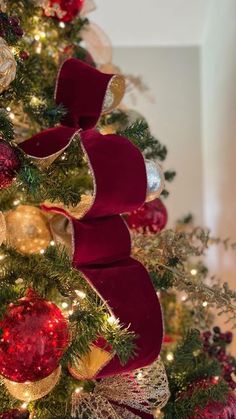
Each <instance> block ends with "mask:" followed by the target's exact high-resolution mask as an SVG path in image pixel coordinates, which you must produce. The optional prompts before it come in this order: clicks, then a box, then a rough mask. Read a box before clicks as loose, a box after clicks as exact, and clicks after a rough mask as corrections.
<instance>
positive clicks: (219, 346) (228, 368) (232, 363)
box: [202, 326, 236, 389]
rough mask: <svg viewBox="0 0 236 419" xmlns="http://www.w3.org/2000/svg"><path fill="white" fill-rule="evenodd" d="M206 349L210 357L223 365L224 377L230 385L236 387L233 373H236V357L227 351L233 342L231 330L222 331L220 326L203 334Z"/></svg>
mask: <svg viewBox="0 0 236 419" xmlns="http://www.w3.org/2000/svg"><path fill="white" fill-rule="evenodd" d="M202 339H203V346H204V350H205V351H206V352H207V353H208V354H209V356H210V357H213V358H215V359H216V360H217V361H218V362H219V363H220V365H221V367H222V377H223V378H224V380H225V381H227V383H228V385H229V386H230V387H231V388H232V389H235V388H236V382H235V381H234V380H233V378H232V377H233V374H236V359H235V358H234V357H233V356H232V355H230V354H227V352H226V347H227V345H229V344H230V343H231V342H232V339H233V334H232V333H231V332H226V333H222V332H221V329H220V328H219V327H218V326H215V327H214V328H213V330H212V332H211V331H206V332H204V333H203V334H202Z"/></svg>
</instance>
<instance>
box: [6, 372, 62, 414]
mask: <svg viewBox="0 0 236 419" xmlns="http://www.w3.org/2000/svg"><path fill="white" fill-rule="evenodd" d="M60 374H61V366H59V367H58V368H56V369H55V370H54V371H53V372H52V373H51V374H50V375H49V376H48V377H46V378H43V379H42V380H38V381H35V382H30V381H27V382H26V383H17V382H15V381H10V380H7V379H6V378H3V383H4V385H5V387H6V388H7V390H8V391H9V393H10V394H11V396H13V397H14V398H15V399H18V400H22V401H24V402H27V403H30V402H32V401H33V400H38V399H41V398H42V397H44V396H46V395H47V394H48V393H50V391H52V389H53V388H54V387H55V385H56V384H57V383H58V381H59V378H60ZM0 418H1V416H0Z"/></svg>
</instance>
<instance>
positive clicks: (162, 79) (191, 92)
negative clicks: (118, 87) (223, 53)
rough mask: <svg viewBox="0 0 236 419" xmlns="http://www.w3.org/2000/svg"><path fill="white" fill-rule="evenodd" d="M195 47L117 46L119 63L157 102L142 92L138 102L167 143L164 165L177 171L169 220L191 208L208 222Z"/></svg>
mask: <svg viewBox="0 0 236 419" xmlns="http://www.w3.org/2000/svg"><path fill="white" fill-rule="evenodd" d="M199 58H200V57H199V49H198V48H197V47H196V48H195V47H191V48H181V47H177V48H175V47H173V48H172V47H171V48H168V47H167V48H166V47H150V48H147V47H141V48H136V47H119V48H118V47H117V48H115V50H114V62H115V63H117V65H119V66H120V67H121V68H122V70H123V71H125V72H126V73H130V74H134V75H140V76H142V78H143V81H144V82H145V83H146V84H147V85H148V86H149V87H150V93H151V95H152V96H153V98H154V100H155V103H152V102H150V101H148V100H147V99H146V98H145V96H142V95H139V96H138V98H137V103H136V104H135V106H133V105H130V106H133V107H135V108H136V109H137V110H139V111H140V112H141V113H142V114H143V115H144V116H145V117H146V118H147V120H148V122H149V124H150V126H151V128H152V131H153V133H154V134H155V135H156V136H157V137H158V138H159V139H160V140H161V141H162V142H163V143H164V144H165V145H166V146H167V147H168V150H169V153H168V159H167V161H166V163H165V168H172V169H175V170H176V171H177V177H176V179H175V181H174V182H173V183H172V184H171V186H169V185H168V188H169V190H170V192H171V194H170V197H169V198H168V199H167V200H166V205H167V208H168V210H169V225H172V224H173V222H174V221H175V220H176V219H177V218H179V217H182V216H183V215H186V214H187V213H188V212H191V213H193V214H194V215H195V217H196V221H197V222H199V223H202V221H203V185H202V146H201V96H200V94H201V89H200V61H199Z"/></svg>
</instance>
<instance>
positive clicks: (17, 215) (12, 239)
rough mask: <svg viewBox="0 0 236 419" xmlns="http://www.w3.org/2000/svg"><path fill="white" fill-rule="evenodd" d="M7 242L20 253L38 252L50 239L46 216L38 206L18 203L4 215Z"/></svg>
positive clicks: (44, 247) (47, 244) (46, 245)
mask: <svg viewBox="0 0 236 419" xmlns="http://www.w3.org/2000/svg"><path fill="white" fill-rule="evenodd" d="M5 220H6V226H7V237H6V240H7V242H8V243H9V244H10V245H11V246H13V247H15V248H16V249H17V250H18V251H19V252H22V253H30V254H32V253H40V251H42V250H44V249H46V248H47V247H48V246H49V243H50V241H51V232H50V229H49V224H48V221H47V218H46V217H45V215H44V214H43V212H42V211H40V209H39V208H37V207H33V206H30V205H19V206H18V207H17V208H16V209H15V210H11V211H9V212H8V213H7V214H6V217H5Z"/></svg>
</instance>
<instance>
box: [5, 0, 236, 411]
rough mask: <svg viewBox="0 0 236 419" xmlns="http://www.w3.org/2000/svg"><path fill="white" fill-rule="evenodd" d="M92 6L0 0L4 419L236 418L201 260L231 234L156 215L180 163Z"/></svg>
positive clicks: (226, 337)
mask: <svg viewBox="0 0 236 419" xmlns="http://www.w3.org/2000/svg"><path fill="white" fill-rule="evenodd" d="M93 7H94V4H93V2H92V1H89V0H87V1H86V0H71V1H66V0H20V1H16V0H15V1H14V0H8V1H7V2H4V1H0V10H1V12H0V134H1V138H0V244H1V247H0V260H1V269H0V275H1V280H0V301H1V304H0V376H1V383H0V385H1V392H0V418H2V419H3V418H5V419H7V418H9V419H10V418H22V419H23V418H36V419H37V418H38V419H39V418H42V419H55V418H60V419H65V418H83V419H86V418H88V419H89V418H94V419H95V418H109V419H119V418H120V419H122V418H123V419H125V418H130V419H132V418H134V419H135V418H144V419H145V418H146V419H148V418H150V419H151V418H153V417H158V418H161V417H164V418H167V419H170V418H173V419H174V418H177V419H183V418H198V417H199V418H200V417H201V418H209V417H213V415H214V417H218V418H225V419H227V418H228V419H229V418H236V397H235V395H234V392H233V391H234V389H235V386H236V385H235V381H234V373H235V372H236V361H235V359H234V358H233V357H232V356H231V355H230V354H229V353H228V349H227V345H228V344H230V343H231V341H232V333H231V332H225V333H223V332H222V331H221V330H220V328H219V327H218V326H217V325H215V326H214V327H213V322H214V317H213V314H212V313H213V311H212V308H214V311H218V314H219V315H221V314H224V315H226V316H227V317H228V318H229V319H230V320H233V321H234V320H235V316H236V305H235V301H236V294H235V293H234V292H233V291H232V290H230V289H229V287H228V286H227V284H226V283H225V284H223V285H220V284H218V283H217V282H216V281H214V278H211V281H210V282H209V281H207V278H208V277H209V274H208V271H207V268H206V266H205V265H204V263H203V258H202V256H203V255H204V253H205V251H206V250H207V248H208V246H209V245H210V244H212V243H214V244H218V245H224V246H225V247H226V248H227V247H229V246H231V247H235V244H234V243H230V242H229V241H228V240H226V241H221V240H220V239H218V238H215V239H214V238H212V237H211V236H210V233H209V231H208V230H206V229H203V228H199V227H197V228H196V227H194V226H193V225H192V219H191V216H188V217H185V218H184V219H183V220H181V221H179V222H178V223H177V226H176V229H172V230H166V229H165V226H166V223H167V210H166V203H165V201H164V199H165V198H166V197H167V196H168V187H167V186H166V185H167V183H168V182H169V181H172V180H173V178H174V176H175V173H174V172H173V171H171V170H164V169H163V168H164V163H163V162H164V161H165V159H166V155H167V150H166V147H165V146H164V145H163V144H161V143H160V141H159V140H158V139H156V138H155V137H154V136H153V135H152V133H151V132H150V129H149V127H148V123H147V121H146V120H145V119H144V118H143V117H142V116H140V115H139V114H137V113H136V112H134V111H132V110H130V109H127V108H125V107H124V105H122V98H123V96H124V94H125V88H126V86H127V84H129V83H131V82H132V80H130V79H129V78H128V77H125V76H124V75H123V74H122V71H121V70H119V68H117V67H115V66H114V64H113V63H112V54H111V48H110V45H109V42H108V41H107V38H106V36H105V34H104V33H103V32H102V30H101V29H100V28H98V27H97V26H96V25H95V24H93V23H91V22H90V21H89V19H88V17H89V12H90V11H91V10H92V8H93ZM165 183H166V185H164V184H165ZM131 244H132V246H131ZM160 303H161V304H160ZM161 306H162V309H163V315H162V310H161ZM212 327H213V329H212ZM209 329H212V330H209Z"/></svg>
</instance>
